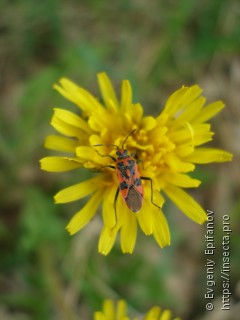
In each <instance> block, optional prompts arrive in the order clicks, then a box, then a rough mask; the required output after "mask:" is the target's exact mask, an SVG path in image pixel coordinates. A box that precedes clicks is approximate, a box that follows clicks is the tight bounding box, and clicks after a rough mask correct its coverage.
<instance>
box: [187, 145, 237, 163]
mask: <svg viewBox="0 0 240 320" xmlns="http://www.w3.org/2000/svg"><path fill="white" fill-rule="evenodd" d="M232 157H233V155H232V154H231V153H230V152H227V151H224V150H220V149H214V148H197V149H195V151H194V152H193V153H192V154H190V155H189V156H187V157H186V158H185V160H186V161H191V162H194V163H200V164H204V163H211V162H226V161H231V160H232Z"/></svg>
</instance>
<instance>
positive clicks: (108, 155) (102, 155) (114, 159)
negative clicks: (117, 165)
mask: <svg viewBox="0 0 240 320" xmlns="http://www.w3.org/2000/svg"><path fill="white" fill-rule="evenodd" d="M95 151H96V152H97V154H98V155H99V156H101V157H108V158H111V159H112V160H113V161H115V162H116V161H117V159H116V158H114V157H113V156H110V154H101V153H100V152H99V151H98V150H95Z"/></svg>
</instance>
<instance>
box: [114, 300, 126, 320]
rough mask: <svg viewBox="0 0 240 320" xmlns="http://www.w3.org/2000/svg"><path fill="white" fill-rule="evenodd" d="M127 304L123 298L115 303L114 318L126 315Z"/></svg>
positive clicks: (118, 318) (121, 317) (117, 318)
mask: <svg viewBox="0 0 240 320" xmlns="http://www.w3.org/2000/svg"><path fill="white" fill-rule="evenodd" d="M126 312H127V305H126V302H125V301H124V300H119V301H118V304H117V312H116V320H122V319H123V317H125V316H126Z"/></svg>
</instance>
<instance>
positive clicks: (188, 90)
mask: <svg viewBox="0 0 240 320" xmlns="http://www.w3.org/2000/svg"><path fill="white" fill-rule="evenodd" d="M98 82H99V86H100V91H101V95H102V101H101V102H100V101H99V100H98V99H96V98H95V97H94V96H93V95H92V94H90V93H89V92H88V91H86V90H85V89H83V88H82V87H79V86H77V85H76V84H74V83H73V82H71V81H70V80H68V79H65V78H64V79H61V80H60V84H59V85H55V86H54V87H55V89H56V90H57V91H58V92H59V93H60V94H62V95H63V96H64V97H65V98H66V99H68V100H70V101H71V102H73V103H74V104H76V105H77V106H78V107H79V111H80V112H79V114H78V115H77V114H75V113H73V112H70V111H68V110H63V109H59V108H55V109H54V115H53V118H52V121H51V125H52V126H53V127H54V128H55V129H56V130H57V131H58V132H59V133H60V134H61V135H50V136H48V137H47V138H46V142H45V147H46V148H49V149H52V150H55V151H60V152H63V153H65V155H64V156H51V157H46V158H43V159H42V160H41V167H42V169H43V170H46V171H53V172H61V171H69V170H73V169H77V168H79V167H82V166H84V167H85V168H86V169H88V170H92V171H94V170H95V171H99V172H98V173H96V176H95V177H93V178H91V179H89V180H86V181H84V182H80V183H78V184H76V185H73V186H70V187H68V188H66V189H63V190H61V191H60V192H59V193H57V194H56V195H55V202H56V203H67V202H71V201H75V200H78V199H81V198H84V197H87V196H89V199H88V201H87V203H86V204H85V206H84V207H83V208H82V209H80V211H79V212H77V213H76V214H75V215H74V216H73V218H72V219H71V221H70V222H69V224H68V225H67V227H66V228H67V230H68V231H69V233H70V234H71V235H72V234H75V233H76V232H77V231H79V230H80V229H82V228H83V227H84V226H85V225H86V224H87V223H88V222H89V221H90V220H91V219H92V218H93V217H94V215H95V214H96V212H97V211H98V209H99V208H100V206H101V205H102V219H103V228H102V231H101V234H100V239H99V247H98V248H99V252H101V253H102V254H105V255H106V254H108V253H109V251H110V250H111V248H112V246H113V244H114V242H115V239H116V236H117V233H118V231H120V244H121V249H122V251H123V252H124V253H132V251H133V249H134V246H135V242H136V238H137V229H138V225H139V226H140V228H141V229H142V231H143V232H144V233H145V234H146V235H153V236H154V238H155V239H156V241H157V243H158V244H159V246H160V247H164V246H166V245H169V244H170V234H169V228H168V224H167V221H166V218H165V216H164V214H163V212H162V210H161V208H162V206H163V204H164V201H165V200H164V197H163V193H164V194H166V195H167V197H168V198H170V199H171V200H172V201H173V202H174V203H175V205H176V206H177V207H178V208H179V209H180V210H181V211H182V212H183V213H185V214H186V215H187V216H188V217H189V218H190V219H192V220H193V221H195V222H197V223H199V224H202V223H204V222H205V221H206V220H207V215H206V213H205V211H204V210H203V209H202V208H201V206H200V205H199V204H198V203H197V202H196V201H195V200H194V199H193V198H192V197H191V196H190V195H189V194H188V193H186V192H185V191H184V190H183V189H185V188H196V187H198V186H199V184H200V181H199V180H197V179H193V178H191V177H190V176H189V175H188V173H189V172H192V171H194V169H195V164H206V163H211V162H224V161H230V160H231V158H232V155H231V154H230V153H229V152H226V151H223V150H219V149H214V148H206V147H201V145H203V144H205V143H206V142H208V141H211V140H212V136H213V132H212V131H211V126H210V124H209V123H207V121H208V120H209V119H210V118H212V117H213V116H214V115H216V114H217V113H218V112H219V111H220V110H221V109H222V108H223V107H224V104H223V102H222V101H216V102H213V103H210V104H208V105H206V106H205V100H206V99H205V98H204V97H203V96H202V95H201V93H202V90H201V88H200V87H199V86H198V85H193V86H191V87H184V86H183V87H182V88H181V89H179V90H177V91H176V92H174V93H173V94H172V95H171V96H170V97H169V98H168V100H167V102H166V104H165V107H164V108H163V110H162V111H161V112H160V114H159V115H158V116H157V117H155V118H154V117H152V116H144V114H143V108H142V106H141V105H140V104H139V103H136V104H134V103H133V102H132V90H131V86H130V83H129V81H127V80H124V81H123V82H122V90H121V98H120V101H119V99H117V97H116V94H115V91H114V89H113V86H112V84H111V82H110V80H109V78H108V76H107V75H106V74H105V73H100V74H98ZM126 138H127V140H126ZM124 141H125V142H124ZM123 143H124V149H126V150H127V152H128V153H129V155H132V159H135V161H136V162H134V165H135V164H136V163H137V160H139V161H141V162H142V163H139V164H138V165H137V164H136V166H137V167H136V168H137V171H138V172H139V176H145V177H148V179H150V180H142V181H141V182H142V188H143V190H144V199H141V192H140V195H139V194H138V193H139V192H138V193H137V191H136V190H138V191H139V189H137V188H136V187H137V182H138V183H140V182H139V179H138V180H136V183H135V182H134V180H131V181H130V180H129V184H132V187H131V190H132V191H134V190H135V191H134V192H131V194H130V192H129V194H128V195H129V196H131V199H130V200H131V201H133V202H134V201H135V202H136V201H140V202H141V203H140V204H141V206H142V207H141V210H140V211H139V212H137V213H134V212H132V211H131V210H130V209H129V208H128V206H127V205H126V201H124V198H123V197H118V198H117V199H116V202H115V203H114V199H115V195H116V190H117V189H118V188H119V185H120V183H121V182H124V181H123V180H124V179H123V178H124V177H123V175H125V176H126V177H125V178H129V170H127V169H126V168H125V169H124V170H125V171H124V170H123V171H122V172H120V176H117V174H116V170H114V169H113V168H112V167H114V166H115V164H116V163H115V162H114V161H113V159H112V158H113V157H114V158H116V149H117V148H121V146H122V144H123ZM99 145H101V146H99ZM113 145H115V146H113ZM133 154H134V155H133ZM103 155H108V156H103ZM109 155H110V156H111V157H109ZM128 169H129V168H128ZM131 173H132V174H133V176H134V175H136V172H131ZM121 174H122V177H121ZM125 180H126V179H125ZM134 183H135V185H134ZM129 184H128V183H127V184H126V181H125V187H126V188H127V187H128V188H129ZM122 186H123V185H122ZM123 187H124V186H123ZM120 189H123V188H122V187H121V188H120ZM127 190H128V191H129V190H130V189H127ZM120 191H121V192H122V190H120ZM140 191H141V190H140ZM138 197H139V199H138ZM125 200H126V199H125ZM142 202H143V203H142ZM154 204H155V205H154ZM139 208H140V206H139Z"/></svg>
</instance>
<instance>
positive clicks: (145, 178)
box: [140, 177, 161, 209]
mask: <svg viewBox="0 0 240 320" xmlns="http://www.w3.org/2000/svg"><path fill="white" fill-rule="evenodd" d="M140 178H141V179H142V180H148V181H150V183H151V202H152V204H154V205H155V206H156V207H157V208H158V209H161V207H159V206H158V205H157V204H156V203H154V202H153V185H152V179H151V178H149V177H140Z"/></svg>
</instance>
